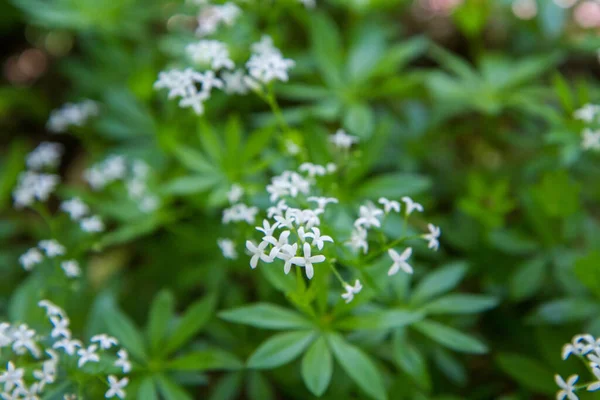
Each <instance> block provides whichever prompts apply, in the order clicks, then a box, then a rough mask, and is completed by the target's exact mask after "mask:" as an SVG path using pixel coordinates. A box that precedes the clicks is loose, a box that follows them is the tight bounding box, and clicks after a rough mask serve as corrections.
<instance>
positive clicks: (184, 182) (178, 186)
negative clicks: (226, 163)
mask: <svg viewBox="0 0 600 400" xmlns="http://www.w3.org/2000/svg"><path fill="white" fill-rule="evenodd" d="M222 181H223V177H222V176H221V175H218V174H213V173H211V174H203V175H188V176H181V177H179V178H175V179H173V180H171V181H169V182H167V183H165V185H164V186H163V187H162V188H161V190H162V192H163V193H164V194H167V195H189V194H195V193H200V192H203V191H205V190H208V189H210V188H212V187H213V186H215V185H216V184H217V183H220V182H222Z"/></svg>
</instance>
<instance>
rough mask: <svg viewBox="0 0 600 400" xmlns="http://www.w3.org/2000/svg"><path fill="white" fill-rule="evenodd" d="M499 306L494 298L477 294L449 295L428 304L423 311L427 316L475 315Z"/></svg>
mask: <svg viewBox="0 0 600 400" xmlns="http://www.w3.org/2000/svg"><path fill="white" fill-rule="evenodd" d="M496 305H498V299H497V298H495V297H492V296H483V295H476V294H449V295H446V296H442V297H440V298H438V299H436V300H433V301H432V302H430V303H427V304H426V305H425V306H424V307H423V308H422V311H423V312H425V313H427V314H474V313H478V312H482V311H485V310H489V309H490V308H494V307H496Z"/></svg>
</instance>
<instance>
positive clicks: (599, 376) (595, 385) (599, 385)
mask: <svg viewBox="0 0 600 400" xmlns="http://www.w3.org/2000/svg"><path fill="white" fill-rule="evenodd" d="M592 373H593V374H594V376H595V377H596V381H594V382H592V383H590V384H588V387H587V390H588V391H589V392H595V391H596V390H598V389H600V368H592Z"/></svg>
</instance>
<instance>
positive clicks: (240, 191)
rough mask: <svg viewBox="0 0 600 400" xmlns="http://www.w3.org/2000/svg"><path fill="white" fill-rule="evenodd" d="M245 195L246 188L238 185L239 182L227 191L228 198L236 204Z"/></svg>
mask: <svg viewBox="0 0 600 400" xmlns="http://www.w3.org/2000/svg"><path fill="white" fill-rule="evenodd" d="M243 195H244V188H243V187H241V186H240V185H238V184H237V183H234V184H233V185H231V189H229V192H227V200H229V202H230V203H231V204H234V203H237V202H238V201H240V199H241V198H242V196H243Z"/></svg>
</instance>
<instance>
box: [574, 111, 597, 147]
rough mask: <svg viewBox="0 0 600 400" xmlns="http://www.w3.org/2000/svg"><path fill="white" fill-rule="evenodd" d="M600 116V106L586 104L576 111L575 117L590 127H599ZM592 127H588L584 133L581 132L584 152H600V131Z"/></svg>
mask: <svg viewBox="0 0 600 400" xmlns="http://www.w3.org/2000/svg"><path fill="white" fill-rule="evenodd" d="M599 115H600V106H599V105H595V104H586V105H584V106H583V107H581V108H580V109H578V110H577V111H575V114H574V117H575V119H578V120H581V121H583V122H585V123H586V124H589V125H590V126H591V125H596V127H597V124H598V122H599V121H598V116H599ZM590 126H588V127H586V128H585V129H584V130H583V132H581V147H582V148H583V149H584V150H593V151H600V129H596V130H594V129H592V128H591V127H590Z"/></svg>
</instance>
